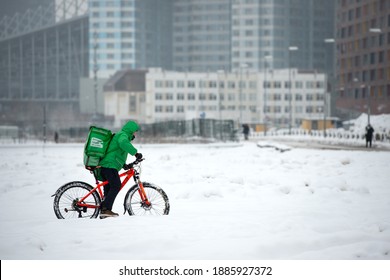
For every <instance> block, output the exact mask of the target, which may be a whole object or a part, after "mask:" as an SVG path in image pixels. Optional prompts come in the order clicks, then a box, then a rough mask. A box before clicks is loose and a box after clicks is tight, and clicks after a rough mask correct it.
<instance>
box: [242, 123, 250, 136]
mask: <svg viewBox="0 0 390 280" xmlns="http://www.w3.org/2000/svg"><path fill="white" fill-rule="evenodd" d="M242 133H244V138H245V140H248V139H249V125H247V124H243V125H242Z"/></svg>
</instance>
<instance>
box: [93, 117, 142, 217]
mask: <svg viewBox="0 0 390 280" xmlns="http://www.w3.org/2000/svg"><path fill="white" fill-rule="evenodd" d="M138 129H139V126H138V124H137V123H136V122H134V121H129V122H127V123H126V124H125V125H124V126H123V128H122V130H121V131H120V132H118V133H116V134H115V135H114V136H113V138H112V140H111V143H110V146H109V147H108V150H107V152H106V155H105V157H104V158H103V159H102V160H101V161H100V163H99V165H100V166H101V168H100V170H99V171H100V177H101V178H102V179H103V180H104V181H105V180H107V181H108V184H107V185H105V186H104V200H103V202H102V204H101V212H100V218H106V217H115V216H118V214H117V213H114V212H112V206H113V204H114V201H115V198H116V196H117V195H118V193H119V190H120V187H121V180H120V178H119V174H118V171H119V170H121V169H122V167H123V165H124V164H125V163H126V160H127V155H128V154H130V155H132V156H135V157H136V158H137V159H141V158H142V154H141V153H138V151H137V149H136V148H134V146H133V144H131V141H132V140H133V139H134V138H135V133H136V132H137V131H138Z"/></svg>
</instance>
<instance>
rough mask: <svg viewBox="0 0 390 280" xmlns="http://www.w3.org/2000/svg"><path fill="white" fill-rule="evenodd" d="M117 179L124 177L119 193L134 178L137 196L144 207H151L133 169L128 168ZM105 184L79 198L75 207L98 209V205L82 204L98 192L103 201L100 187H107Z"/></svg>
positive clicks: (105, 182)
mask: <svg viewBox="0 0 390 280" xmlns="http://www.w3.org/2000/svg"><path fill="white" fill-rule="evenodd" d="M119 177H125V178H124V180H123V181H122V184H121V188H120V189H119V191H121V190H122V189H123V187H124V186H125V185H126V184H127V182H128V181H129V180H130V179H131V178H132V177H133V178H134V182H135V183H136V184H137V185H138V187H139V189H138V192H139V195H140V197H141V199H142V201H143V202H144V203H145V204H146V205H148V206H149V205H151V203H150V202H149V200H148V198H147V196H146V192H145V189H144V187H143V184H142V182H141V180H140V179H139V173H138V171H136V170H135V169H134V168H130V169H129V170H126V171H125V172H123V173H122V174H120V175H119ZM107 184H108V181H104V182H101V183H99V184H97V185H96V187H94V188H93V190H91V191H90V192H89V193H87V194H86V195H85V196H84V197H83V198H81V199H80V201H79V202H77V204H76V205H77V206H79V207H85V208H99V207H100V205H92V204H87V203H84V201H85V199H86V198H87V197H89V196H90V195H91V194H92V193H93V192H95V191H96V192H98V194H99V195H100V197H101V198H102V200H103V199H104V193H103V191H102V187H103V186H105V185H107Z"/></svg>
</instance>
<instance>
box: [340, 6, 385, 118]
mask: <svg viewBox="0 0 390 280" xmlns="http://www.w3.org/2000/svg"><path fill="white" fill-rule="evenodd" d="M336 57H337V68H336V69H337V72H336V76H337V77H339V79H338V88H337V91H338V92H337V101H336V106H337V109H338V112H339V114H340V115H342V116H344V118H353V117H356V116H357V115H359V114H361V113H367V114H368V115H370V114H384V113H387V114H388V113H390V1H388V0H361V1H347V0H339V1H338V8H337V54H336ZM367 121H369V120H367Z"/></svg>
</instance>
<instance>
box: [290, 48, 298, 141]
mask: <svg viewBox="0 0 390 280" xmlns="http://www.w3.org/2000/svg"><path fill="white" fill-rule="evenodd" d="M297 50H298V47H296V46H290V47H288V51H289V54H288V80H289V85H288V88H289V93H288V94H289V99H288V107H289V120H288V134H290V135H291V126H292V93H291V88H292V85H291V59H290V56H291V52H292V51H297Z"/></svg>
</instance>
